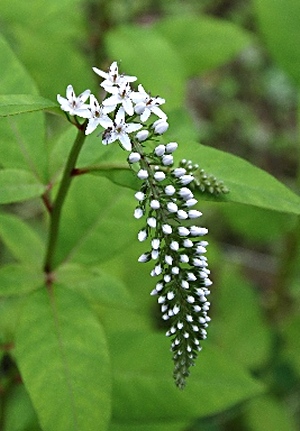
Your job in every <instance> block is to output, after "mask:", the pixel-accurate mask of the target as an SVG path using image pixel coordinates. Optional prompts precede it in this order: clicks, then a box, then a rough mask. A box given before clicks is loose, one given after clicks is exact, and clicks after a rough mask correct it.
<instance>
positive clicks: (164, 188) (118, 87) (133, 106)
mask: <svg viewBox="0 0 300 431" xmlns="http://www.w3.org/2000/svg"><path fill="white" fill-rule="evenodd" d="M94 71H95V73H97V74H98V75H100V76H101V77H102V78H104V81H103V82H102V83H101V86H102V87H103V88H104V89H105V90H106V91H107V92H108V93H109V94H111V95H110V96H109V97H108V98H106V99H105V100H103V101H102V103H101V104H100V103H99V102H98V100H97V99H96V97H95V96H94V95H92V94H90V91H89V90H85V91H84V92H83V93H81V94H80V95H79V96H78V97H76V96H75V93H74V90H73V87H72V86H71V85H69V86H68V88H67V94H66V95H67V98H63V97H61V96H60V95H58V97H57V99H58V101H59V103H60V104H61V108H62V109H63V110H64V111H65V112H67V113H68V114H70V115H72V116H76V117H82V118H85V119H87V120H86V129H85V134H87V135H88V134H90V133H92V132H93V131H94V130H95V129H96V128H97V127H98V126H100V127H102V128H104V131H103V133H102V143H103V144H104V145H108V144H111V143H113V142H115V141H117V140H118V141H119V142H120V144H121V146H122V147H123V148H124V149H125V150H127V151H129V152H130V153H129V155H128V158H127V161H128V163H129V165H130V167H131V169H132V171H133V172H134V173H135V175H136V176H137V178H138V179H139V181H140V188H139V190H138V191H137V192H136V193H135V198H136V200H137V202H138V203H137V206H136V209H135V211H134V217H135V218H136V219H141V218H144V219H145V225H144V227H143V228H142V229H141V230H140V231H139V233H138V240H139V241H140V242H144V241H147V242H148V243H149V248H148V251H146V252H145V253H143V254H142V255H141V256H140V257H139V262H142V263H145V262H149V261H153V268H152V269H151V276H152V277H155V278H156V279H157V281H156V285H155V288H154V289H153V290H152V292H151V295H155V296H157V301H158V304H159V305H160V308H161V314H162V319H163V320H164V321H166V322H167V324H168V330H167V332H166V335H167V336H168V337H170V338H171V350H172V353H173V361H174V366H175V367H174V379H175V382H176V384H177V386H178V387H180V388H183V387H184V386H185V380H186V378H187V377H188V375H189V368H190V367H191V366H192V365H194V361H195V359H196V357H197V355H198V352H199V351H200V350H201V346H200V341H201V340H203V339H205V338H206V336H207V332H206V328H207V326H208V322H209V321H210V318H209V316H208V311H209V306H210V303H209V301H208V299H207V298H208V295H209V294H210V290H209V288H210V285H211V284H212V282H211V280H210V278H209V274H210V271H209V269H208V264H207V258H206V257H205V253H206V247H207V245H208V242H207V241H206V240H205V239H203V237H204V236H205V235H206V234H207V229H206V228H204V227H201V226H199V225H198V220H199V218H200V217H201V215H202V214H201V212H200V211H199V210H197V209H195V205H196V204H197V199H196V198H195V196H194V193H193V191H194V190H195V189H196V188H197V187H198V186H199V176H196V175H195V173H196V171H197V170H198V166H197V165H193V164H192V162H190V161H186V160H182V162H181V163H180V165H179V166H178V167H174V157H173V155H174V152H175V151H176V149H177V147H178V144H177V143H176V142H169V143H160V142H159V141H158V138H159V137H161V136H162V135H163V134H164V132H165V131H166V130H167V129H168V126H169V125H168V122H167V115H166V114H165V113H164V112H163V111H162V110H161V108H160V106H161V105H162V104H163V103H164V102H165V100H164V99H162V98H160V97H152V96H150V95H149V94H148V93H146V91H145V90H144V88H143V86H142V85H139V86H138V91H134V90H133V89H132V88H131V83H132V82H134V81H135V80H136V79H137V78H136V77H133V76H128V75H120V74H119V71H118V66H117V63H116V62H114V63H112V65H111V66H110V69H109V71H108V72H107V73H106V72H103V71H101V70H99V69H97V68H94ZM88 98H89V99H90V103H89V104H86V103H85V102H86V100H87V99H88ZM152 115H155V116H156V118H155V120H154V121H153V120H152V121H151V116H152Z"/></svg>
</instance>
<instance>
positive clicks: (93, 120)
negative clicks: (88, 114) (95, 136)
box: [85, 118, 99, 135]
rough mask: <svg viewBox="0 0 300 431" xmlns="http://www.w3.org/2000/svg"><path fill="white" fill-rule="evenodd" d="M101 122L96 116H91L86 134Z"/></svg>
mask: <svg viewBox="0 0 300 431" xmlns="http://www.w3.org/2000/svg"><path fill="white" fill-rule="evenodd" d="M98 124H99V122H98V120H97V119H96V118H91V119H90V120H89V122H88V125H87V126H86V129H85V134H86V135H90V134H91V133H92V132H93V131H94V130H95V129H96V128H97V126H98Z"/></svg>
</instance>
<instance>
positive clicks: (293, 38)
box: [254, 0, 300, 86]
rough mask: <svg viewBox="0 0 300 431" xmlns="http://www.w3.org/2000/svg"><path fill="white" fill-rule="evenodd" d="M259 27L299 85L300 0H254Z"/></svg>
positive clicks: (273, 50)
mask: <svg viewBox="0 0 300 431" xmlns="http://www.w3.org/2000/svg"><path fill="white" fill-rule="evenodd" d="M254 6H255V11H256V14H257V18H258V24H259V28H260V30H261V32H262V35H263V37H264V40H265V41H266V44H267V47H268V49H269V51H270V53H271V55H272V56H273V57H274V59H275V60H276V61H277V63H278V64H279V65H280V66H281V67H282V68H283V69H284V70H285V71H286V72H287V73H288V74H289V75H290V76H291V77H292V78H293V79H294V81H295V82H296V83H297V85H298V86H299V85H300V26H299V16H300V2H299V1H298V0H285V1H284V2H282V1H275V2H274V1H273V0H255V1H254Z"/></svg>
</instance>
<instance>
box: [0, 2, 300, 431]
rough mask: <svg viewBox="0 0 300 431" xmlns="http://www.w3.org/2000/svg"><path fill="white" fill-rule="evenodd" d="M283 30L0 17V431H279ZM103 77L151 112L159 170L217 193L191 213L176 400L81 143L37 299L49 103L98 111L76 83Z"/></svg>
mask: <svg viewBox="0 0 300 431" xmlns="http://www.w3.org/2000/svg"><path fill="white" fill-rule="evenodd" d="M241 3H242V4H241ZM299 15H300V6H299V2H298V1H297V0H286V1H285V2H284V3H283V2H280V1H279V0H276V1H272V2H271V1H270V0H253V1H252V2H251V1H245V2H234V1H229V2H225V1H220V2H219V1H208V0H207V1H203V2H198V1H196V0H189V1H185V2H183V1H179V0H174V1H171V0H167V1H164V2H160V1H154V0H152V1H150V0H148V1H145V2H139V1H136V0H131V1H129V0H127V1H125V0H112V1H107V0H85V1H84V0H72V1H70V0H60V1H57V0H52V1H51V2H47V3H45V2H44V1H42V0H33V1H31V2H20V1H18V0H2V4H1V17H0V30H1V37H0V64H1V74H0V117H1V118H0V167H1V169H0V203H1V212H0V240H1V244H0V245H1V248H0V260H1V268H0V343H1V349H0V358H1V369H0V399H1V405H0V409H1V410H0V415H1V419H0V428H1V429H3V431H29V430H30V431H40V430H43V431H52V430H53V431H54V430H55V431H65V430H72V431H73V430H78V431H79V430H80V431H94V430H95V431H102V430H109V431H169V430H170V431H171V430H172V431H200V430H201V431H203V430H204V431H223V430H234V429H238V430H244V429H245V430H250V431H260V430H269V429H270V430H277V429H278V430H280V431H285V430H287V431H293V430H296V429H298V427H299V423H300V418H299V409H300V407H299V401H298V399H299V372H300V362H299V357H300V356H299V350H300V345H299V341H298V339H299V337H298V333H299V325H300V322H299V316H298V311H299V275H300V274H299V270H298V261H299V247H298V244H299V240H298V237H299V214H300V199H299V196H298V194H297V191H298V187H299V178H300V176H299V172H300V169H299V156H298V154H299V150H298V145H299V142H298V136H297V133H298V124H297V123H298V118H297V110H298V100H297V99H298V97H297V95H298V87H299V82H300V81H299V76H300V75H299V73H300V72H299V70H300V68H299V63H300V51H299V46H300V29H299V25H298V21H299V19H298V18H299ZM112 60H118V61H120V68H121V70H122V71H124V72H126V73H128V74H133V75H136V76H138V81H139V82H140V83H142V84H143V85H144V87H145V88H146V89H147V90H151V92H152V94H155V95H156V94H159V95H160V96H162V97H164V98H165V99H166V105H165V110H166V112H167V114H168V116H169V120H170V130H169V131H168V135H167V136H168V139H169V140H170V141H171V140H176V141H178V142H179V144H180V147H179V150H178V154H177V155H176V156H177V158H178V160H180V159H181V158H183V157H184V158H191V159H192V160H193V161H194V162H195V163H198V164H199V165H200V166H201V167H203V168H204V169H205V170H206V171H207V172H209V173H212V174H213V175H215V176H217V177H218V178H220V179H222V180H223V181H224V182H225V184H226V185H227V186H228V187H229V189H230V193H229V194H227V195H226V196H225V197H221V198H220V197H211V196H209V195H208V194H200V193H198V196H197V197H198V199H199V201H200V203H199V209H200V210H201V211H202V212H203V214H204V216H203V219H204V220H203V225H207V226H208V227H209V230H210V234H209V242H210V247H209V260H210V262H211V263H210V266H211V267H212V278H213V280H214V285H213V294H212V315H211V317H212V322H211V325H210V327H209V331H208V332H209V337H208V340H207V341H206V342H205V343H203V351H202V352H201V354H200V356H199V358H198V361H197V364H196V367H195V368H194V369H193V370H192V373H191V377H190V378H189V381H188V386H187V388H186V389H185V390H184V391H183V392H180V391H178V389H176V388H175V386H174V383H173V381H172V378H171V375H172V363H171V357H170V354H169V343H168V340H167V339H166V337H165V336H164V330H165V328H164V327H163V325H162V323H161V320H160V317H159V314H158V309H157V307H156V304H155V303H154V301H153V298H151V297H150V296H149V292H150V291H151V290H152V288H153V280H152V279H151V277H150V276H149V271H150V269H149V265H148V266H147V265H145V266H143V265H140V264H138V263H137V257H138V256H139V254H140V253H141V252H143V251H144V250H143V247H141V245H140V244H138V243H137V240H136V234H137V231H138V229H139V227H140V226H139V223H138V222H137V221H136V220H134V219H133V217H132V213H133V210H134V205H135V202H134V198H133V193H134V190H136V187H137V185H136V180H135V178H134V176H133V175H131V173H130V172H128V170H127V168H126V163H124V161H125V158H126V155H124V154H125V153H124V152H122V151H121V150H120V149H119V148H118V147H117V146H109V147H103V146H102V145H101V144H100V139H99V138H98V137H97V136H96V134H94V135H92V136H89V137H88V138H87V140H86V142H85V144H84V147H83V151H82V153H81V154H80V158H79V161H78V167H85V166H87V165H89V166H93V167H94V170H93V175H81V176H78V178H76V179H75V180H74V181H73V183H72V186H71V189H70V192H69V194H68V197H67V201H66V204H65V206H64V210H63V218H62V226H61V235H60V239H59V247H58V253H57V256H56V266H57V268H56V271H55V289H54V290H53V293H52V294H49V292H47V289H45V280H44V274H43V271H42V264H43V259H44V253H45V240H46V236H47V223H48V220H47V214H46V213H45V211H44V207H43V205H42V201H41V199H40V197H41V196H43V195H44V193H45V191H47V190H48V188H49V184H51V187H52V191H51V192H52V193H53V194H54V195H55V193H56V190H57V186H58V184H59V181H60V179H61V175H62V171H63V168H64V164H65V161H66V157H67V154H68V152H69V150H70V146H71V144H72V142H73V140H74V136H75V132H74V130H73V129H72V128H70V127H69V126H68V127H67V126H66V125H67V123H66V121H65V118H64V116H63V115H62V113H61V112H59V110H58V109H57V104H56V95H57V93H60V94H64V92H65V88H66V86H67V85H68V84H70V83H72V84H73V85H74V88H75V90H76V92H77V93H79V92H81V91H83V90H84V89H85V88H90V89H91V90H92V91H93V92H94V93H95V94H99V85H98V81H97V79H96V77H95V76H93V74H92V69H91V67H92V66H97V67H99V68H102V69H105V68H107V66H108V65H109V64H110V62H111V61H112ZM45 112H46V114H45ZM48 112H51V114H49V113H48ZM53 114H55V115H53ZM200 142H201V144H200Z"/></svg>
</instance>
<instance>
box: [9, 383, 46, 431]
mask: <svg viewBox="0 0 300 431" xmlns="http://www.w3.org/2000/svg"><path fill="white" fill-rule="evenodd" d="M2 416H3V418H4V420H3V423H4V428H3V430H2V431H29V430H30V431H42V430H41V427H40V426H39V423H38V419H37V417H36V414H35V411H34V409H33V406H32V403H31V401H30V398H29V396H28V394H27V392H26V390H25V388H24V385H21V384H19V383H18V384H16V385H15V386H13V387H12V388H10V390H9V391H8V393H7V394H6V397H5V409H4V412H3V413H2Z"/></svg>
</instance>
